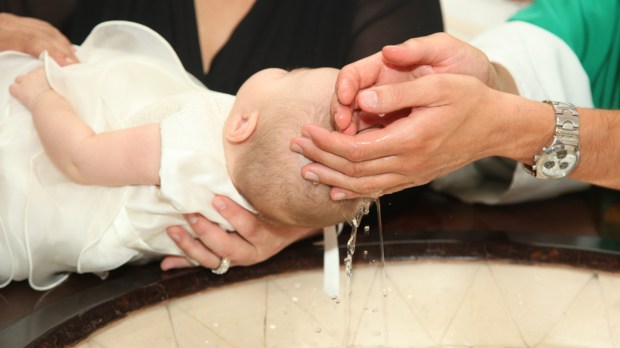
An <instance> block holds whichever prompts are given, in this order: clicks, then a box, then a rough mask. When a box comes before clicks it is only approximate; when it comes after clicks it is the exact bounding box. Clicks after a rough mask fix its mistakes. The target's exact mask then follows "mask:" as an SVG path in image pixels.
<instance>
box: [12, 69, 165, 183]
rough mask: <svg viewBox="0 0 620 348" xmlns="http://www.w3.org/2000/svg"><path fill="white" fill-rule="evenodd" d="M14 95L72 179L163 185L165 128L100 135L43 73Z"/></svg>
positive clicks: (21, 80) (17, 86) (19, 85)
mask: <svg viewBox="0 0 620 348" xmlns="http://www.w3.org/2000/svg"><path fill="white" fill-rule="evenodd" d="M10 91H11V94H12V95H13V96H14V97H15V98H17V99H18V100H19V101H20V102H21V103H22V104H23V105H24V106H25V107H26V108H27V109H29V110H30V112H31V113H32V118H33V122H34V126H35V128H36V130H37V133H38V134H39V137H40V138H41V142H42V143H43V147H44V148H45V151H46V152H47V154H48V155H49V156H50V158H51V159H52V161H53V162H54V163H55V164H56V165H57V166H58V167H59V168H60V169H61V170H62V171H63V172H64V173H65V174H66V175H67V176H68V177H69V178H71V180H73V181H75V182H78V183H81V184H92V185H109V186H119V185H132V184H134V185H140V184H153V185H157V184H159V166H160V144H161V139H160V135H159V125H157V124H151V125H145V126H140V127H135V128H128V129H123V130H119V131H113V132H104V133H100V134H96V133H95V132H94V131H93V129H92V128H90V126H88V124H86V123H85V122H84V121H83V120H82V119H81V118H80V117H79V116H78V115H77V114H76V113H75V111H74V110H73V108H72V107H71V105H70V104H69V103H68V102H67V100H65V99H64V98H63V97H62V96H61V95H59V94H58V93H56V92H55V91H54V90H52V89H51V88H50V85H49V84H48V82H47V79H46V77H45V72H44V71H43V69H38V70H35V71H33V72H31V73H29V74H27V75H24V76H19V77H18V78H17V79H16V80H15V83H14V84H13V85H12V86H11V88H10Z"/></svg>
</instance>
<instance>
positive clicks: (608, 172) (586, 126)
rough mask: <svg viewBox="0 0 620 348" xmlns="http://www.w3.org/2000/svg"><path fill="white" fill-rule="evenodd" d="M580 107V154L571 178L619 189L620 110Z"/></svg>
mask: <svg viewBox="0 0 620 348" xmlns="http://www.w3.org/2000/svg"><path fill="white" fill-rule="evenodd" d="M578 110H579V127H580V136H579V143H580V146H579V148H580V152H581V156H580V161H579V165H578V166H577V167H576V168H575V170H574V171H573V172H572V173H571V174H570V177H572V178H574V179H577V180H581V181H585V182H589V183H592V184H595V185H599V186H604V187H608V188H612V189H620V165H619V164H618V158H620V135H619V134H620V110H600V109H587V108H578Z"/></svg>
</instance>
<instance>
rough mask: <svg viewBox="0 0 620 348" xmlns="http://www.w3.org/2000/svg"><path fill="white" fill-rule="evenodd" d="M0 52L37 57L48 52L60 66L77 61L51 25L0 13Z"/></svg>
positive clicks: (70, 46)
mask: <svg viewBox="0 0 620 348" xmlns="http://www.w3.org/2000/svg"><path fill="white" fill-rule="evenodd" d="M0 28H12V29H11V30H10V31H6V32H2V31H0V50H17V51H22V52H24V53H27V54H30V55H32V56H34V57H38V56H39V55H40V54H41V53H42V52H43V51H48V52H49V55H50V56H51V57H52V58H54V59H55V60H56V61H57V62H58V64H60V65H61V66H64V65H67V64H71V63H75V62H77V61H78V59H77V57H76V56H75V50H74V48H73V46H72V45H71V42H70V41H69V40H68V39H67V38H66V37H65V36H64V35H63V34H62V33H61V32H60V31H59V30H58V29H56V28H55V27H54V26H52V25H51V24H49V23H47V22H45V21H42V20H38V19H35V18H28V17H19V16H15V15H12V14H8V13H0Z"/></svg>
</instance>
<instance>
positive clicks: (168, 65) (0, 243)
mask: <svg viewBox="0 0 620 348" xmlns="http://www.w3.org/2000/svg"><path fill="white" fill-rule="evenodd" d="M77 56H78V57H79V59H80V62H81V63H79V64H75V65H71V66H68V67H62V68H61V67H59V66H58V65H57V64H56V63H55V62H54V61H53V60H52V59H51V58H47V57H46V56H45V55H44V56H42V57H41V59H35V58H32V57H29V56H26V55H24V54H20V53H17V52H3V53H0V71H2V74H1V75H0V287H3V286H6V285H7V284H8V283H10V282H11V281H12V280H24V279H28V280H29V282H30V285H31V286H32V287H33V288H35V289H39V290H45V289H49V288H51V287H54V286H56V285H58V284H59V283H60V282H62V281H63V280H64V279H65V278H66V277H67V276H68V275H69V274H70V273H71V272H78V273H85V272H94V273H99V274H102V275H105V272H106V271H109V270H112V269H114V268H117V267H119V266H121V265H123V264H125V263H128V262H141V261H145V260H150V259H152V258H153V257H157V256H161V255H163V254H177V255H182V252H181V251H180V250H179V249H178V248H177V247H176V245H175V244H174V243H173V242H172V241H171V240H170V239H169V237H168V236H167V235H166V233H165V228H166V227H167V226H170V225H175V224H181V225H183V224H184V223H185V222H184V220H183V218H182V216H181V214H182V213H191V212H200V213H202V214H203V215H205V216H206V217H207V218H209V219H210V220H212V221H214V222H217V223H219V224H220V225H221V226H223V227H224V228H226V229H232V227H231V226H229V224H228V223H227V222H226V221H225V220H224V219H223V218H222V217H221V216H220V215H218V214H217V213H216V212H215V210H214V209H213V208H212V207H211V199H212V198H213V196H214V194H221V195H226V196H228V197H230V198H232V199H233V200H235V201H236V202H237V203H239V204H240V205H242V206H243V207H245V208H247V209H250V210H251V209H252V208H251V207H250V206H249V204H248V203H247V202H246V201H245V200H244V199H243V198H242V197H241V195H240V194H239V193H238V191H237V190H236V189H235V187H234V186H233V184H232V182H231V179H230V177H229V175H228V173H227V171H226V163H225V158H224V152H223V145H222V134H221V133H222V127H223V123H224V120H225V119H226V117H227V116H228V113H229V111H230V109H231V107H232V104H233V102H234V97H233V96H230V95H225V94H221V93H217V92H213V91H209V90H207V89H206V88H205V87H204V86H202V85H200V84H199V83H198V82H196V80H195V79H193V78H192V77H191V76H189V75H188V74H187V73H186V72H185V70H184V69H183V66H182V65H181V62H180V60H179V59H178V57H177V56H176V54H175V53H174V51H173V49H172V48H171V47H170V45H169V44H168V43H167V42H166V41H165V40H164V39H163V38H161V37H160V36H159V35H158V34H157V33H155V32H153V31H152V30H150V29H148V28H146V27H144V26H141V25H138V24H135V23H130V22H120V21H114V22H106V23H103V24H101V25H99V26H97V27H96V28H95V29H94V30H93V32H92V33H91V34H90V35H89V37H88V38H87V39H86V40H85V41H84V43H83V44H82V45H81V46H79V47H78V48H77ZM41 65H43V66H44V67H45V69H46V73H47V76H48V80H49V81H50V84H51V85H52V87H53V88H54V89H55V90H56V91H58V92H59V93H60V94H61V95H62V96H64V97H65V98H67V99H68V100H69V102H70V103H71V104H72V105H73V106H74V108H75V110H76V112H77V113H78V114H79V115H80V117H82V118H83V119H84V120H85V121H86V122H87V123H88V124H89V125H90V126H91V127H92V128H93V129H94V130H95V131H96V132H103V131H109V130H115V129H119V128H126V127H131V126H136V125H140V124H145V123H159V124H160V128H161V137H162V159H161V170H160V177H161V186H160V187H156V186H147V185H144V186H125V187H102V186H86V185H78V184H75V183H72V182H71V181H70V180H69V179H67V178H66V177H65V176H64V175H63V174H62V173H61V172H60V171H59V170H58V169H57V168H56V167H55V166H54V165H53V164H52V163H51V161H50V159H49V158H48V157H47V156H46V154H45V152H44V151H43V148H42V146H41V143H40V141H39V139H38V136H37V134H36V131H35V129H34V127H33V124H32V119H31V115H30V113H29V112H28V111H27V110H26V109H25V108H23V107H22V105H21V104H20V103H19V102H18V101H17V100H15V99H14V98H12V97H11V96H10V94H9V92H8V86H9V85H10V83H11V82H12V81H13V80H14V79H15V77H16V76H17V75H19V74H23V73H26V72H28V71H31V70H33V69H35V68H36V67H39V66H41Z"/></svg>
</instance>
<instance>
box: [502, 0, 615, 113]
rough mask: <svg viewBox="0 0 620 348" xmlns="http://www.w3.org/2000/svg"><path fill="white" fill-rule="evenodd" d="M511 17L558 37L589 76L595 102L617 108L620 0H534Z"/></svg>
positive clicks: (606, 106) (598, 105)
mask: <svg viewBox="0 0 620 348" xmlns="http://www.w3.org/2000/svg"><path fill="white" fill-rule="evenodd" d="M510 20H519V21H523V22H528V23H531V24H534V25H536V26H538V27H541V28H543V29H545V30H547V31H549V32H551V33H553V34H555V35H556V36H558V37H560V38H561V39H562V40H563V41H564V42H566V44H568V46H569V47H570V48H571V49H572V50H573V51H574V52H575V54H576V55H577V57H578V58H579V60H580V61H581V64H582V65H583V67H584V69H585V71H586V73H587V74H588V77H589V78H590V86H591V89H592V98H593V101H594V106H595V107H596V108H602V109H620V0H535V1H534V3H533V4H532V5H531V6H529V7H527V8H526V9H524V10H521V11H519V12H518V13H517V14H515V15H514V16H513V17H512V18H511V19H510Z"/></svg>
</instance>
